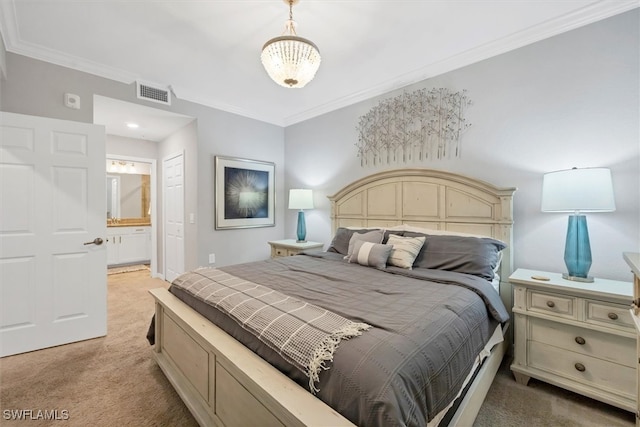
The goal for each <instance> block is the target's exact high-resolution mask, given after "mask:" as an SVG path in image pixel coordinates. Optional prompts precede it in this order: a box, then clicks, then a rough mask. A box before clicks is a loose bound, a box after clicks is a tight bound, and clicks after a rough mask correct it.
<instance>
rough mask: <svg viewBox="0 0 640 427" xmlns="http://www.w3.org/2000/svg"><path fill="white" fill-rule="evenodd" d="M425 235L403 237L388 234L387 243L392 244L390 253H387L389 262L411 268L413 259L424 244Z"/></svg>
mask: <svg viewBox="0 0 640 427" xmlns="http://www.w3.org/2000/svg"><path fill="white" fill-rule="evenodd" d="M424 241H425V237H424V236H421V237H404V236H397V235H395V234H391V235H389V240H388V241H387V244H388V245H392V246H393V249H392V250H391V255H389V264H391V265H395V266H396V267H402V268H408V269H411V268H412V266H413V261H414V260H415V259H416V257H417V256H418V254H419V253H420V249H421V248H422V245H424Z"/></svg>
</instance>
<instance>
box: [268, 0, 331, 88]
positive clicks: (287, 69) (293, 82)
mask: <svg viewBox="0 0 640 427" xmlns="http://www.w3.org/2000/svg"><path fill="white" fill-rule="evenodd" d="M283 1H284V2H285V3H287V4H288V5H289V20H288V21H287V22H286V23H285V28H284V32H283V34H282V35H281V36H280V37H274V38H272V39H271V40H269V41H268V42H266V43H265V44H264V46H263V47H262V55H261V56H260V59H261V60H262V65H264V68H265V70H267V73H268V74H269V77H271V78H272V79H273V81H274V82H276V83H278V84H279V85H280V86H284V87H304V86H305V85H306V84H307V83H309V82H310V81H311V80H313V78H314V77H315V75H316V71H318V68H319V67H320V51H319V50H318V47H317V46H316V45H315V44H314V43H313V42H312V41H310V40H307V39H305V38H302V37H298V35H297V34H296V28H295V27H296V23H295V21H294V20H293V5H294V4H297V3H298V1H299V0H283Z"/></svg>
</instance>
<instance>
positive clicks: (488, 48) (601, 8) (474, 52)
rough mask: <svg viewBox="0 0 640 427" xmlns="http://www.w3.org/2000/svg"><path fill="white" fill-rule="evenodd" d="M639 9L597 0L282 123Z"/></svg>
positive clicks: (629, 0)
mask: <svg viewBox="0 0 640 427" xmlns="http://www.w3.org/2000/svg"><path fill="white" fill-rule="evenodd" d="M638 7H640V3H639V2H638V0H622V1H615V0H603V1H598V2H595V3H593V4H591V5H589V6H586V7H584V8H582V9H579V10H576V11H574V12H571V13H568V14H565V15H563V16H561V17H558V18H554V19H550V20H548V21H545V22H543V23H541V24H538V25H534V26H531V27H529V28H527V29H525V30H522V31H519V32H517V33H514V34H511V35H509V36H506V37H503V38H502V39H499V40H495V41H493V42H490V43H486V44H484V45H481V46H478V47H475V48H473V49H470V50H467V51H465V52H462V53H460V54H457V55H454V56H451V57H449V58H447V59H444V60H442V61H438V62H435V63H433V64H429V65H427V66H426V67H423V68H420V69H417V70H415V71H413V72H410V73H406V74H404V75H402V76H400V77H396V78H394V79H392V80H388V81H386V82H383V83H381V84H379V85H377V86H374V87H372V88H369V89H366V90H363V91H360V92H355V93H353V94H351V95H348V96H345V97H342V98H340V99H336V100H335V101H331V102H328V103H326V104H323V105H320V106H318V107H316V108H312V109H309V110H307V111H304V112H301V113H299V114H294V115H291V116H288V117H285V118H284V119H283V123H284V126H285V127H287V126H291V125H294V124H296V123H299V122H303V121H305V120H309V119H311V118H314V117H317V116H320V115H322V114H326V113H329V112H331V111H334V110H338V109H340V108H344V107H347V106H349V105H353V104H355V103H358V102H362V101H365V100H367V99H371V98H375V97H377V96H380V95H383V94H385V93H388V92H392V91H394V90H398V89H401V88H403V87H405V86H408V85H411V84H414V83H417V82H420V81H422V80H425V79H428V78H431V77H435V76H438V75H440V74H444V73H446V72H449V71H453V70H456V69H458V68H462V67H464V66H467V65H470V64H473V63H476V62H479V61H482V60H485V59H488V58H491V57H494V56H497V55H500V54H502V53H506V52H509V51H512V50H515V49H518V48H521V47H524V46H527V45H529V44H532V43H535V42H538V41H541V40H544V39H547V38H549V37H553V36H556V35H558V34H562V33H565V32H567V31H570V30H574V29H576V28H580V27H583V26H585V25H588V24H592V23H594V22H597V21H601V20H603V19H606V18H610V17H612V16H615V15H618V14H621V13H624V12H628V11H630V10H632V9H636V8H638Z"/></svg>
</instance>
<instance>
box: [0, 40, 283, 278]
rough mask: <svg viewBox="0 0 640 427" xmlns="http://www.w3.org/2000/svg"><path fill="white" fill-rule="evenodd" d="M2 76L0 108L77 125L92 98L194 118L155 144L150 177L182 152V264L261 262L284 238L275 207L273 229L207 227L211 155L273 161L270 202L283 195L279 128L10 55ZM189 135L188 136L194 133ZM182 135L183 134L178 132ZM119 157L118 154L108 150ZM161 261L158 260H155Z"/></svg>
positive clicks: (89, 114)
mask: <svg viewBox="0 0 640 427" xmlns="http://www.w3.org/2000/svg"><path fill="white" fill-rule="evenodd" d="M6 59H7V78H6V80H5V81H0V83H2V87H1V88H0V89H1V90H0V105H1V106H2V110H4V111H9V112H14V113H20V114H29V115H35V116H43V117H51V118H57V119H63V120H73V121H78V122H85V123H92V122H93V102H92V101H93V96H94V95H101V96H106V97H110V98H114V99H119V100H122V101H126V102H131V103H137V104H142V105H147V106H150V107H153V108H160V109H164V110H168V111H173V112H176V113H180V114H184V115H187V116H191V117H193V118H194V119H196V120H197V122H193V123H192V124H191V125H190V126H192V127H188V129H187V130H185V132H186V133H187V134H189V135H191V136H190V137H188V138H187V139H184V138H178V137H176V138H172V137H170V138H167V141H163V142H161V143H159V146H158V158H157V160H158V171H159V173H158V176H159V181H158V182H159V183H160V182H161V181H160V179H161V174H160V172H161V165H162V156H164V155H165V154H168V153H170V151H171V149H170V148H168V147H173V148H180V149H182V148H184V150H185V162H186V169H185V199H186V206H185V213H186V214H187V218H188V214H189V213H195V218H196V223H195V224H191V225H189V226H188V228H187V230H186V234H185V245H186V253H185V255H186V267H187V268H192V267H197V266H202V265H208V254H209V253H215V254H216V261H217V262H216V265H226V264H234V263H239V262H247V261H254V260H258V259H264V258H267V257H268V256H269V253H270V250H269V246H268V244H267V241H268V240H275V239H281V238H283V236H284V216H283V213H282V209H280V208H279V209H278V210H277V213H276V225H275V227H266V228H254V229H236V230H215V229H214V209H213V200H214V199H213V194H214V180H213V177H214V174H213V164H214V163H213V158H214V156H215V155H224V156H234V157H241V158H249V159H258V160H262V161H268V162H273V163H275V170H276V200H284V197H283V191H284V190H283V188H284V185H283V184H284V178H283V177H284V131H283V129H282V128H281V127H279V126H275V125H271V124H268V123H264V122H260V121H257V120H253V119H249V118H245V117H241V116H238V115H234V114H230V113H227V112H223V111H220V110H216V109H213V108H209V107H205V106H202V105H199V104H194V103H191V102H187V101H183V100H180V99H174V100H173V105H172V106H170V107H167V106H163V105H161V104H157V103H149V102H146V101H142V100H139V99H137V98H136V96H135V84H131V85H126V84H122V83H119V82H116V81H112V80H108V79H105V78H102V77H98V76H94V75H91V74H87V73H83V72H80V71H76V70H72V69H69V68H65V67H60V66H57V65H54V64H50V63H46V62H43V61H39V60H35V59H31V58H28V57H25V56H22V55H16V54H13V53H10V52H9V53H7V54H6ZM66 92H71V93H74V94H77V95H79V96H80V98H81V108H80V109H79V110H73V109H70V108H66V107H64V105H63V97H64V94H65V93H66ZM194 135H195V137H194ZM183 136H184V135H183ZM110 154H126V153H110ZM159 261H160V262H161V260H159Z"/></svg>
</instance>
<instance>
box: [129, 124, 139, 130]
mask: <svg viewBox="0 0 640 427" xmlns="http://www.w3.org/2000/svg"><path fill="white" fill-rule="evenodd" d="M127 127H128V128H129V129H137V128H139V127H140V125H138V124H137V123H127Z"/></svg>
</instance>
